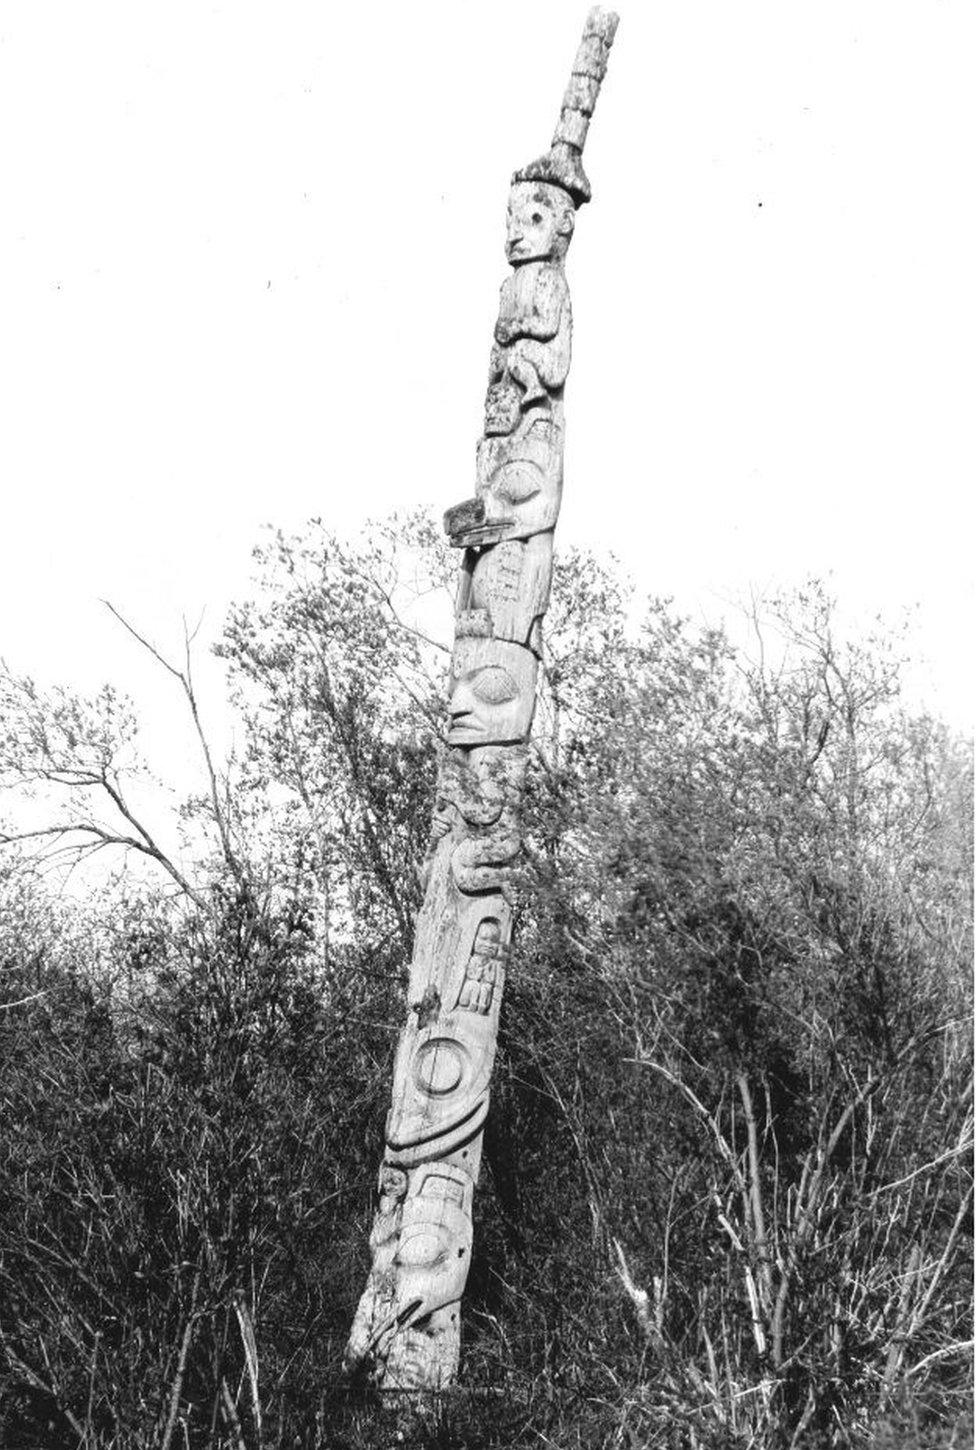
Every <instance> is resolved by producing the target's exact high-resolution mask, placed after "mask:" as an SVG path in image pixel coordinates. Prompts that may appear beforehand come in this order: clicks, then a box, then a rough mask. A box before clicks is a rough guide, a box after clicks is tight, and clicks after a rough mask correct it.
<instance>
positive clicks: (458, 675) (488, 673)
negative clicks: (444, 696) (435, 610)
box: [447, 638, 537, 745]
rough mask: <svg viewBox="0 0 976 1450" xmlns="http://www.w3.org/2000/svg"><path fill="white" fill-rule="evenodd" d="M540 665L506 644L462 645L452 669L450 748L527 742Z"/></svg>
mask: <svg viewBox="0 0 976 1450" xmlns="http://www.w3.org/2000/svg"><path fill="white" fill-rule="evenodd" d="M536 673H537V661H536V658H535V655H534V654H532V652H531V651H530V650H527V649H523V648H522V647H521V646H520V645H517V644H511V643H509V642H508V641H507V640H498V639H478V638H466V639H459V640H457V642H456V643H455V646H454V657H453V660H452V667H451V698H450V702H449V704H448V711H449V713H450V719H451V723H450V729H449V730H448V735H447V740H448V744H449V745H509V744H514V743H515V742H516V741H520V740H526V739H528V734H529V727H530V726H531V724H532V712H533V710H534V708H535V684H536Z"/></svg>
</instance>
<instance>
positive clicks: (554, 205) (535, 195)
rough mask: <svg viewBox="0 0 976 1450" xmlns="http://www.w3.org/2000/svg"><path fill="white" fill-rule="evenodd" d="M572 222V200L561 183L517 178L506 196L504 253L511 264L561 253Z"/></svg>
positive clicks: (573, 217)
mask: <svg viewBox="0 0 976 1450" xmlns="http://www.w3.org/2000/svg"><path fill="white" fill-rule="evenodd" d="M574 224H575V214H574V211H573V203H572V201H571V200H570V198H569V197H568V196H567V194H566V192H564V191H563V190H562V188H561V187H559V186H549V185H548V184H547V183H546V182H539V181H517V182H516V183H515V185H514V186H513V187H512V189H511V191H510V192H509V196H508V232H507V235H506V237H505V255H506V256H507V257H508V260H509V261H510V262H511V264H512V266H513V267H518V266H520V265H521V263H522V262H539V261H543V260H545V259H546V258H550V257H561V256H563V255H564V254H565V252H566V248H567V247H568V246H569V239H570V237H571V236H572V234H573V226H574Z"/></svg>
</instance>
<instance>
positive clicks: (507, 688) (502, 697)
mask: <svg viewBox="0 0 976 1450" xmlns="http://www.w3.org/2000/svg"><path fill="white" fill-rule="evenodd" d="M471 689H472V692H473V693H474V694H475V695H476V696H477V697H478V699H479V700H482V701H484V703H485V704H486V705H505V704H507V703H508V701H509V700H514V699H515V696H516V695H517V694H518V686H517V685H516V683H515V681H514V680H513V679H512V677H511V675H510V674H509V673H508V670H503V669H502V667H501V665H486V666H485V668H484V669H483V670H479V671H478V674H477V677H476V678H475V680H474V682H473V684H472V686H471Z"/></svg>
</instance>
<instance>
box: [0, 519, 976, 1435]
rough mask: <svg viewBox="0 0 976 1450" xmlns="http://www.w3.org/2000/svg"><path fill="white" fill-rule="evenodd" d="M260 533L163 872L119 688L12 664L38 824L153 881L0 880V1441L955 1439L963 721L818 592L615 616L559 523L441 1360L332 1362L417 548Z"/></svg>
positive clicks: (362, 1194) (15, 715)
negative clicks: (403, 1368) (209, 743)
mask: <svg viewBox="0 0 976 1450" xmlns="http://www.w3.org/2000/svg"><path fill="white" fill-rule="evenodd" d="M424 558H426V559H427V560H428V563H427V564H426V565H424V566H423V568H421V566H420V565H419V564H418V560H421V559H424ZM260 562H261V566H262V570H263V576H262V581H261V584H260V586H259V589H258V591H257V593H256V594H255V597H254V598H253V599H252V600H251V601H250V602H248V603H246V604H245V605H242V606H240V607H238V608H237V609H235V610H234V611H233V613H232V615H231V618H230V620H229V623H228V629H227V633H226V637H225V640H224V643H223V645H222V648H221V653H222V655H223V657H224V659H225V660H226V663H227V667H228V670H229V674H230V680H231V689H232V695H233V698H234V701H235V705H236V708H237V709H238V711H239V719H240V722H241V727H240V728H241V733H242V737H243V740H244V746H243V748H242V749H241V750H240V752H239V754H238V756H237V758H236V759H234V760H231V761H230V762H229V763H228V765H227V769H226V771H224V770H223V769H221V770H216V769H213V768H212V766H211V762H210V759H209V756H207V757H206V758H205V762H204V764H205V784H206V788H205V790H204V792H203V794H202V796H201V797H200V798H199V799H197V800H195V801H191V802H189V803H188V805H187V807H186V809H185V811H184V813H183V818H182V820H183V828H184V831H185V836H186V852H185V857H184V858H181V863H180V864H177V863H176V862H175V861H173V860H172V859H170V858H167V857H165V853H164V852H163V851H162V850H161V848H160V847H159V846H158V845H157V841H158V835H157V833H155V832H153V831H152V830H149V829H144V828H143V827H142V826H141V825H140V822H139V820H138V818H136V819H134V820H133V819H132V817H133V816H134V812H133V811H132V809H131V805H130V801H129V797H128V795H127V794H126V786H125V781H126V774H125V770H126V764H125V763H126V762H127V761H130V759H131V748H132V743H133V740H134V738H135V731H134V725H133V721H132V716H131V712H130V711H129V709H128V707H127V706H124V704H123V703H121V702H120V701H119V699H118V697H116V696H114V695H112V694H111V692H108V693H107V694H106V693H103V695H102V696H100V697H98V698H97V699H96V700H95V701H92V702H87V703H86V702H77V701H73V700H71V699H70V698H69V697H68V696H67V695H66V694H65V693H64V692H60V693H57V692H56V693H55V694H53V695H47V696H45V695H44V694H43V693H42V692H40V691H39V690H38V689H37V688H36V687H35V686H33V685H32V684H31V683H30V682H23V681H16V680H12V679H11V678H10V677H8V678H7V681H6V684H5V690H6V696H5V698H6V702H7V717H6V718H7V726H6V734H5V743H4V751H3V758H2V762H0V764H2V767H3V770H4V772H5V779H6V780H7V781H8V783H11V784H13V783H14V782H15V781H16V782H19V783H20V784H23V783H24V782H25V781H26V782H27V783H28V784H30V785H31V786H32V788H33V789H34V790H35V793H37V792H40V795H41V802H42V804H41V805H40V807H39V806H38V805H37V802H36V801H35V806H34V809H35V811H38V810H43V809H44V806H43V801H44V799H45V798H47V799H50V798H51V797H52V793H53V795H57V794H59V793H60V794H62V795H66V797H67V800H68V802H69V808H70V811H69V817H70V818H69V819H68V820H66V819H65V815H64V810H63V807H59V808H58V812H59V813H55V814H51V816H50V818H51V820H52V821H56V822H57V823H58V824H57V831H56V833H53V832H52V837H51V839H52V841H53V842H54V843H55V844H56V846H57V847H58V848H59V849H61V848H63V846H64V845H65V843H67V844H69V845H70V844H71V842H72V841H77V842H78V843H79V845H80V846H81V847H82V848H83V849H85V850H89V849H91V847H92V845H93V843H96V844H98V843H103V844H104V840H105V839H107V840H108V841H121V842H122V843H123V844H124V841H123V837H127V838H130V839H129V841H128V849H129V851H130V852H132V851H138V853H139V854H140V856H141V857H142V858H143V859H148V860H149V861H150V862H151V864H152V866H153V867H154V868H155V869H157V870H158V872H159V881H160V882H161V883H164V884H165V889H164V886H163V885H161V886H160V887H159V889H156V887H155V886H149V887H147V886H146V885H145V882H144V880H143V882H142V884H141V885H140V884H139V880H140V878H138V877H136V876H134V875H133V873H132V872H131V871H129V872H128V873H123V875H122V876H121V877H120V879H119V880H117V881H113V880H103V879H100V878H99V879H97V880H95V879H93V883H92V885H91V889H90V891H89V893H88V894H87V896H78V895H77V893H76V896H75V897H74V898H73V902H74V904H73V905H72V906H71V907H70V908H69V907H68V906H66V905H65V898H63V897H62V898H58V897H57V896H56V895H55V894H54V892H53V890H52V887H51V883H50V878H44V877H39V876H38V875H37V874H36V869H35V868H36V863H34V865H29V863H28V862H27V860H26V859H24V858H23V857H12V858H11V859H10V862H9V866H8V869H7V874H6V875H5V876H4V878H3V879H2V881H0V900H2V906H3V919H2V922H0V992H2V994H3V995H2V997H0V1095H2V1104H3V1126H2V1132H0V1335H2V1341H0V1349H2V1354H0V1396H2V1397H0V1406H2V1408H0V1442H2V1443H3V1444H9V1445H11V1446H13V1445H17V1446H24V1447H38V1450H40V1447H52V1450H53V1447H61V1446H67V1445H74V1444H77V1445H79V1446H82V1445H83V1446H86V1447H100V1450H110V1447H117V1450H120V1447H126V1450H127V1447H138V1446H145V1447H154V1450H157V1447H158V1450H173V1447H178V1446H193V1447H196V1446H219V1445H227V1446H234V1447H236V1450H240V1447H241V1446H244V1447H245V1450H253V1447H257V1446H259V1445H267V1446H306V1445H307V1446H337V1447H341V1446H346V1447H349V1450H356V1447H367V1446H386V1445H387V1444H392V1443H403V1442H404V1441H405V1440H408V1439H410V1438H413V1439H414V1440H415V1441H416V1442H417V1443H425V1444H432V1445H435V1444H440V1445H445V1446H447V1445H456V1446H471V1447H474V1446H485V1447H487V1446H491V1445H498V1446H501V1445H514V1446H522V1445H524V1446H531V1445H546V1444H549V1445H552V1444H558V1445H559V1446H560V1447H561V1450H568V1447H572V1446H579V1447H584V1446H586V1447H590V1446H607V1447H609V1446H634V1447H636V1446H642V1447H643V1446H662V1447H664V1446H669V1447H670V1446H688V1447H714V1450H719V1447H725V1446H733V1445H742V1446H743V1447H745V1446H755V1447H765V1450H778V1447H781V1446H782V1447H787V1446H797V1447H803V1446H811V1447H812V1446H818V1445H831V1446H858V1447H860V1446H864V1447H868V1446H876V1447H882V1446H895V1445H899V1446H901V1445H908V1446H912V1445H915V1446H919V1447H921V1446H930V1445H931V1446H933V1447H935V1446H949V1445H956V1446H962V1445H963V1444H966V1443H970V1441H971V1421H970V1419H969V1417H968V1403H969V1398H968V1397H969V1389H968V1386H969V1360H970V1353H969V1350H970V1342H971V1320H970V1312H971V1247H972V1165H971V1149H972V1109H971V1087H972V1080H971V1049H970V1025H969V1023H970V1012H971V1004H970V989H969V983H970V975H969V961H970V954H971V900H970V893H971V874H972V852H971V820H972V794H971V791H972V787H971V769H970V761H969V755H968V751H967V750H966V749H965V748H964V747H963V746H962V745H960V743H959V742H958V741H956V740H955V739H954V738H953V737H952V736H951V734H950V733H949V732H947V731H946V730H945V728H944V727H942V726H941V725H940V724H939V723H938V722H937V721H935V720H932V719H931V718H929V717H926V716H924V715H920V714H918V713H917V712H912V711H910V710H908V709H907V708H906V706H905V704H904V701H903V699H902V695H901V687H900V680H901V668H902V664H901V659H900V656H899V654H898V651H897V649H896V648H895V647H894V645H893V643H892V641H891V640H890V638H888V637H886V636H884V635H879V636H878V637H875V638H869V639H861V640H859V641H856V642H853V643H852V642H850V641H846V642H845V640H844V639H843V638H841V637H839V636H838V632H837V627H836V623H835V617H834V613H833V610H832V607H831V604H830V601H829V600H828V599H827V598H826V596H825V595H824V593H823V591H821V590H819V589H817V588H815V587H811V588H810V589H808V590H806V591H804V592H802V593H800V594H798V595H794V596H792V597H790V598H783V599H779V600H771V601H768V602H767V605H766V606H765V609H764V612H763V614H762V615H761V616H758V615H757V618H756V620H755V624H756V626H757V632H758V636H759V637H760V638H762V640H763V641H764V649H763V651H762V652H758V651H755V652H749V651H748V650H745V649H743V648H741V647H733V645H732V644H731V643H730V642H729V640H728V639H726V638H725V637H724V636H723V635H721V634H719V633H716V632H714V631H707V630H704V631H703V630H694V629H691V628H690V627H689V626H688V625H687V624H686V623H685V622H683V621H681V620H680V619H679V618H677V617H676V616H675V614H674V612H673V611H672V610H671V609H670V608H669V607H668V606H666V605H664V604H661V603H655V604H653V605H652V606H651V607H650V608H649V609H648V611H647V613H646V615H645V617H644V618H643V620H641V621H640V622H639V623H635V622H634V618H635V616H634V612H633V606H632V601H631V600H630V598H629V596H628V594H627V592H626V590H625V589H623V588H622V587H621V585H620V584H619V583H618V582H615V581H614V579H613V578H612V577H611V575H610V574H609V573H608V571H607V570H605V569H604V568H602V567H600V566H599V565H597V564H596V563H595V562H594V561H593V560H591V559H587V558H579V557H575V558H570V559H568V560H567V561H566V562H565V563H564V564H563V565H562V566H561V567H560V570H559V577H558V578H557V585H556V591H555V598H554V607H553V612H552V616H551V621H550V631H549V640H548V663H547V670H546V680H545V684H544V690H543V696H542V700H541V703H540V710H539V717H538V720H537V736H536V749H535V766H534V770H533V773H532V778H531V783H530V793H529V799H528V802H527V807H526V837H527V852H526V864H525V869H524V872H523V882H522V897H521V900H522V905H521V908H520V912H519V919H518V924H517V946H516V950H515V953H514V958H513V963H512V971H511V975H510V985H509V988H508V989H507V996H506V1002H505V1005H504V1009H503V1019H502V1036H501V1048H500V1053H499V1060H498V1067H497V1074H496V1087H495V1095H494V1107H493V1111H492V1115H491V1118H490V1120H489V1129H488V1133H487V1137H486V1154H485V1172H484V1175H483V1182H482V1188H481V1190H480V1192H479V1196H478V1201H477V1205H476V1219H477V1222H476V1244H477V1253H476V1258H475V1261H474V1264H473V1266H472V1272H471V1276H470V1280H469V1290H468V1296H467V1300H466V1308H465V1325H466V1328H465V1351H464V1365H463V1388H462V1389H461V1390H460V1391H459V1392H458V1393H457V1394H456V1395H455V1396H453V1397H451V1398H450V1399H449V1400H448V1401H446V1402H445V1403H443V1404H441V1405H439V1406H437V1407H435V1408H434V1409H432V1410H431V1411H430V1412H429V1414H428V1417H427V1418H426V1419H422V1420H421V1421H419V1422H416V1423H410V1422H408V1420H407V1419H405V1416H404V1412H403V1411H402V1410H401V1409H398V1408H397V1407H390V1406H383V1405H380V1404H377V1403H375V1402H374V1401H373V1400H371V1398H370V1396H369V1394H368V1392H367V1391H365V1390H364V1389H363V1387H361V1386H357V1385H349V1384H347V1383H346V1382H345V1381H344V1380H343V1379H342V1377H341V1375H340V1371H339V1364H340V1359H341V1353H342V1348H343V1344H344V1339H345V1334H346V1332H347V1330H348V1325H349V1322H350V1319H351V1314H352V1310H353V1307H354V1304H355V1301H356V1299H357V1297H358V1294H359V1292H360V1290H361V1288H362V1282H363V1277H364V1274H365V1269H366V1263H367V1253H368V1251H367V1245H366V1238H367V1233H368V1223H369V1214H370V1208H371V1193H372V1182H373V1177H374V1172H375V1166H376V1163H377V1161H378V1158H379V1154H380V1151H381V1144H382V1129H383V1116H384V1113H385V1108H386V1101H387V1095H388V1091H389V1077H390V1059H391V1051H392V1046H393V1041H394V1037H395V1033H396V1030H397V1026H398V1023H399V1018H400V1014H401V1010H402V1007H401V995H400V994H401V982H402V978H403V969H404V966H405V964H406V962H407V960H408V957H409V946H410V934H411V929H412V928H411V922H412V914H413V912H414V910H415V908H416V904H417V884H416V877H415V874H414V863H415V860H416V857H417V856H418V854H419V852H420V850H421V848H422V844H423V840H424V833H425V830H426V822H427V817H428V813H429V801H430V793H431V785H432V780H433V768H434V760H435V751H436V743H437V740H436V736H437V718H438V717H437V699H438V689H439V671H440V668H441V658H442V652H441V650H440V648H439V647H438V645H437V643H436V641H433V640H430V639H428V638H427V634H426V632H425V628H426V622H425V620H424V618H423V611H424V605H423V600H424V598H425V597H426V596H427V594H428V593H429V592H430V591H431V590H434V589H437V588H440V586H441V585H442V584H444V582H445V580H446V579H447V578H448V575H449V570H448V567H447V564H446V563H445V561H444V560H443V559H442V558H441V557H440V556H439V555H438V554H437V552H436V550H435V549H434V545H433V541H432V534H431V531H430V529H429V526H428V525H427V524H426V523H425V522H424V521H414V522H412V523H408V524H405V525H402V526H393V527H389V528H387V529H385V530H380V531H378V533H376V534H374V535H373V537H372V538H371V540H370V541H369V542H368V543H367V544H364V545H343V544H341V543H339V542H338V541H336V540H334V539H330V538H329V537H328V536H327V535H326V534H325V533H324V531H322V530H314V529H313V530H312V531H310V533H309V534H308V536H307V537H306V538H305V539H303V540H298V541H288V540H284V539H280V538H279V539H276V540H274V541H273V543H272V544H271V545H270V546H269V548H267V549H266V550H264V551H263V552H262V554H261V557H260ZM418 571H419V572H418ZM405 578H406V579H408V580H409V583H410V588H409V590H405V589H404V587H403V580H404V579H405ZM418 609H419V611H420V612H419V613H418ZM422 624H423V625H424V627H423V628H422V627H421V625H422ZM173 673H174V674H175V675H176V677H177V679H178V680H179V681H181V682H182V687H183V688H184V692H185V694H186V696H187V699H188V702H189V703H190V705H191V706H192V707H193V708H194V710H195V700H194V697H193V691H192V680H191V679H190V676H189V668H188V665H187V668H186V670H185V671H181V670H175V671H173ZM113 791H114V792H115V796H113V795H112V792H113ZM45 792H47V797H45V795H44V793H45ZM115 797H118V799H119V800H121V801H122V803H123V805H124V806H125V807H126V809H127V810H128V812H129V816H128V817H126V818H124V820H125V824H124V826H123V825H122V824H120V823H119V819H118V815H117V814H116V816H114V817H113V816H112V815H111V811H113V810H114V811H116V813H117V812H118V810H119V807H118V801H117V800H116V798H115ZM48 809H49V812H50V811H51V810H52V809H53V808H52V807H50V806H49V807H48ZM106 812H109V814H108V815H106ZM69 826H70V827H73V829H74V831H75V834H74V835H72V834H71V830H70V829H68V827H69ZM99 833H101V834H99ZM10 834H11V835H16V834H18V833H17V832H16V831H11V833H10ZM21 834H22V833H21ZM133 841H134V842H135V845H133ZM99 849H101V845H99ZM184 859H187V860H190V861H192V862H193V864H192V867H190V866H186V865H184V864H183V860H184ZM68 899H69V900H71V898H68ZM59 900H60V903H61V904H60V905H59V904H58V903H59ZM398 1437H400V1438H399V1439H398Z"/></svg>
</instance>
